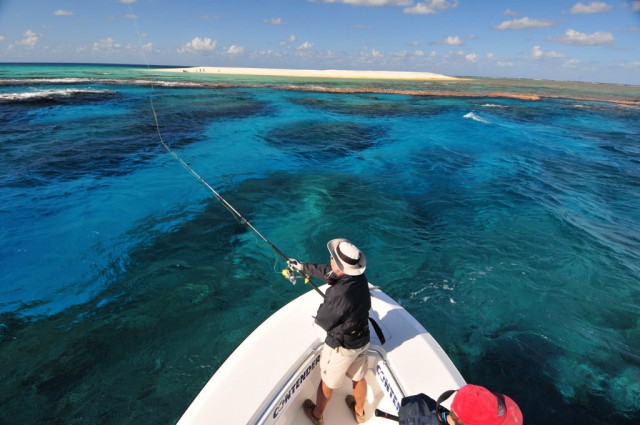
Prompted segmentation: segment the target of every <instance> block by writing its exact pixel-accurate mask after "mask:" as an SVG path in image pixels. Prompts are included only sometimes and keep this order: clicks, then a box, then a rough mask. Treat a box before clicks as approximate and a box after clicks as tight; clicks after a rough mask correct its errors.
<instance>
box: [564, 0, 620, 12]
mask: <svg viewBox="0 0 640 425" xmlns="http://www.w3.org/2000/svg"><path fill="white" fill-rule="evenodd" d="M611 9H613V6H611V5H610V4H608V3H605V2H602V1H592V2H591V3H589V4H584V3H582V2H580V3H576V4H574V5H573V7H572V8H571V13H573V14H589V13H605V12H608V11H610V10H611Z"/></svg>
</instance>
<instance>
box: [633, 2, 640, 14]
mask: <svg viewBox="0 0 640 425" xmlns="http://www.w3.org/2000/svg"><path fill="white" fill-rule="evenodd" d="M631 10H633V11H634V12H640V0H633V1H632V2H631Z"/></svg>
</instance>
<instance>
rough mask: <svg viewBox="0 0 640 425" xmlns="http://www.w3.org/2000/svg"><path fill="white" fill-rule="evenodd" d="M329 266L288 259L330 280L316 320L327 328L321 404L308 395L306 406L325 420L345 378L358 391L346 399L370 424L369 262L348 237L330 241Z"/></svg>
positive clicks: (314, 417)
mask: <svg viewBox="0 0 640 425" xmlns="http://www.w3.org/2000/svg"><path fill="white" fill-rule="evenodd" d="M327 248H328V249H329V254H330V264H317V263H300V262H298V261H297V260H295V259H290V260H289V266H290V267H293V268H294V269H296V270H298V271H300V272H302V273H306V274H309V275H311V276H313V277H316V278H318V279H322V280H324V281H326V282H327V283H328V284H329V285H330V286H329V289H327V292H326V294H325V299H324V302H323V303H322V304H320V307H319V308H318V313H317V315H316V318H315V322H316V323H317V324H318V325H320V327H322V329H324V330H325V331H326V332H327V337H326V339H325V344H324V347H323V349H322V354H321V355H320V366H321V368H320V371H321V376H322V381H321V382H320V384H319V385H318V391H317V395H316V402H315V403H314V402H313V401H311V400H309V399H307V400H305V401H304V403H303V405H302V408H303V409H304V412H305V414H306V415H307V417H308V418H309V419H310V420H311V422H312V423H313V424H314V425H322V424H323V412H324V410H325V408H326V407H327V404H328V403H329V400H331V396H332V394H333V391H334V390H335V389H336V388H339V387H340V386H341V385H342V381H343V379H344V376H345V375H346V376H348V377H349V378H350V379H351V381H352V383H353V395H349V396H347V397H346V400H345V401H346V403H347V406H348V407H349V409H350V410H351V411H352V413H353V416H354V418H355V420H356V422H358V423H363V422H365V420H366V419H365V411H364V402H365V398H366V395H367V382H366V380H365V374H366V372H367V349H368V348H369V341H370V337H369V323H368V318H369V309H371V295H370V294H369V282H368V280H367V278H366V276H365V275H364V270H365V268H366V265H367V260H366V257H365V255H364V253H363V252H362V251H360V250H359V249H358V248H357V247H356V246H355V245H354V244H353V243H351V242H350V241H349V240H347V239H342V238H340V239H333V240H331V241H329V242H328V243H327Z"/></svg>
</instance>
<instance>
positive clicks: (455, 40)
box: [443, 35, 464, 46]
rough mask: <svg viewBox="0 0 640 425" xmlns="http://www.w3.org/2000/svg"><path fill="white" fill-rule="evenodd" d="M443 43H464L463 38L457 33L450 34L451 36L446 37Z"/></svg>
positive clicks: (457, 44)
mask: <svg viewBox="0 0 640 425" xmlns="http://www.w3.org/2000/svg"><path fill="white" fill-rule="evenodd" d="M443 43H444V44H447V45H449V46H461V45H463V44H464V42H463V41H462V39H461V38H460V37H458V36H457V35H450V36H449V37H447V38H445V39H444V41H443Z"/></svg>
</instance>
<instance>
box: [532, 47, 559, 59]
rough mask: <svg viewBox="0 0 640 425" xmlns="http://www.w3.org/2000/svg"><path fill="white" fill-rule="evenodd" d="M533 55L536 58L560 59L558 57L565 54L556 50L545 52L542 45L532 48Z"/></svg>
mask: <svg viewBox="0 0 640 425" xmlns="http://www.w3.org/2000/svg"><path fill="white" fill-rule="evenodd" d="M531 57H533V58H534V59H542V58H551V59H558V58H563V57H565V54H564V53H561V52H556V51H554V50H552V51H550V52H545V51H543V50H542V48H541V47H540V46H533V47H532V48H531Z"/></svg>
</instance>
